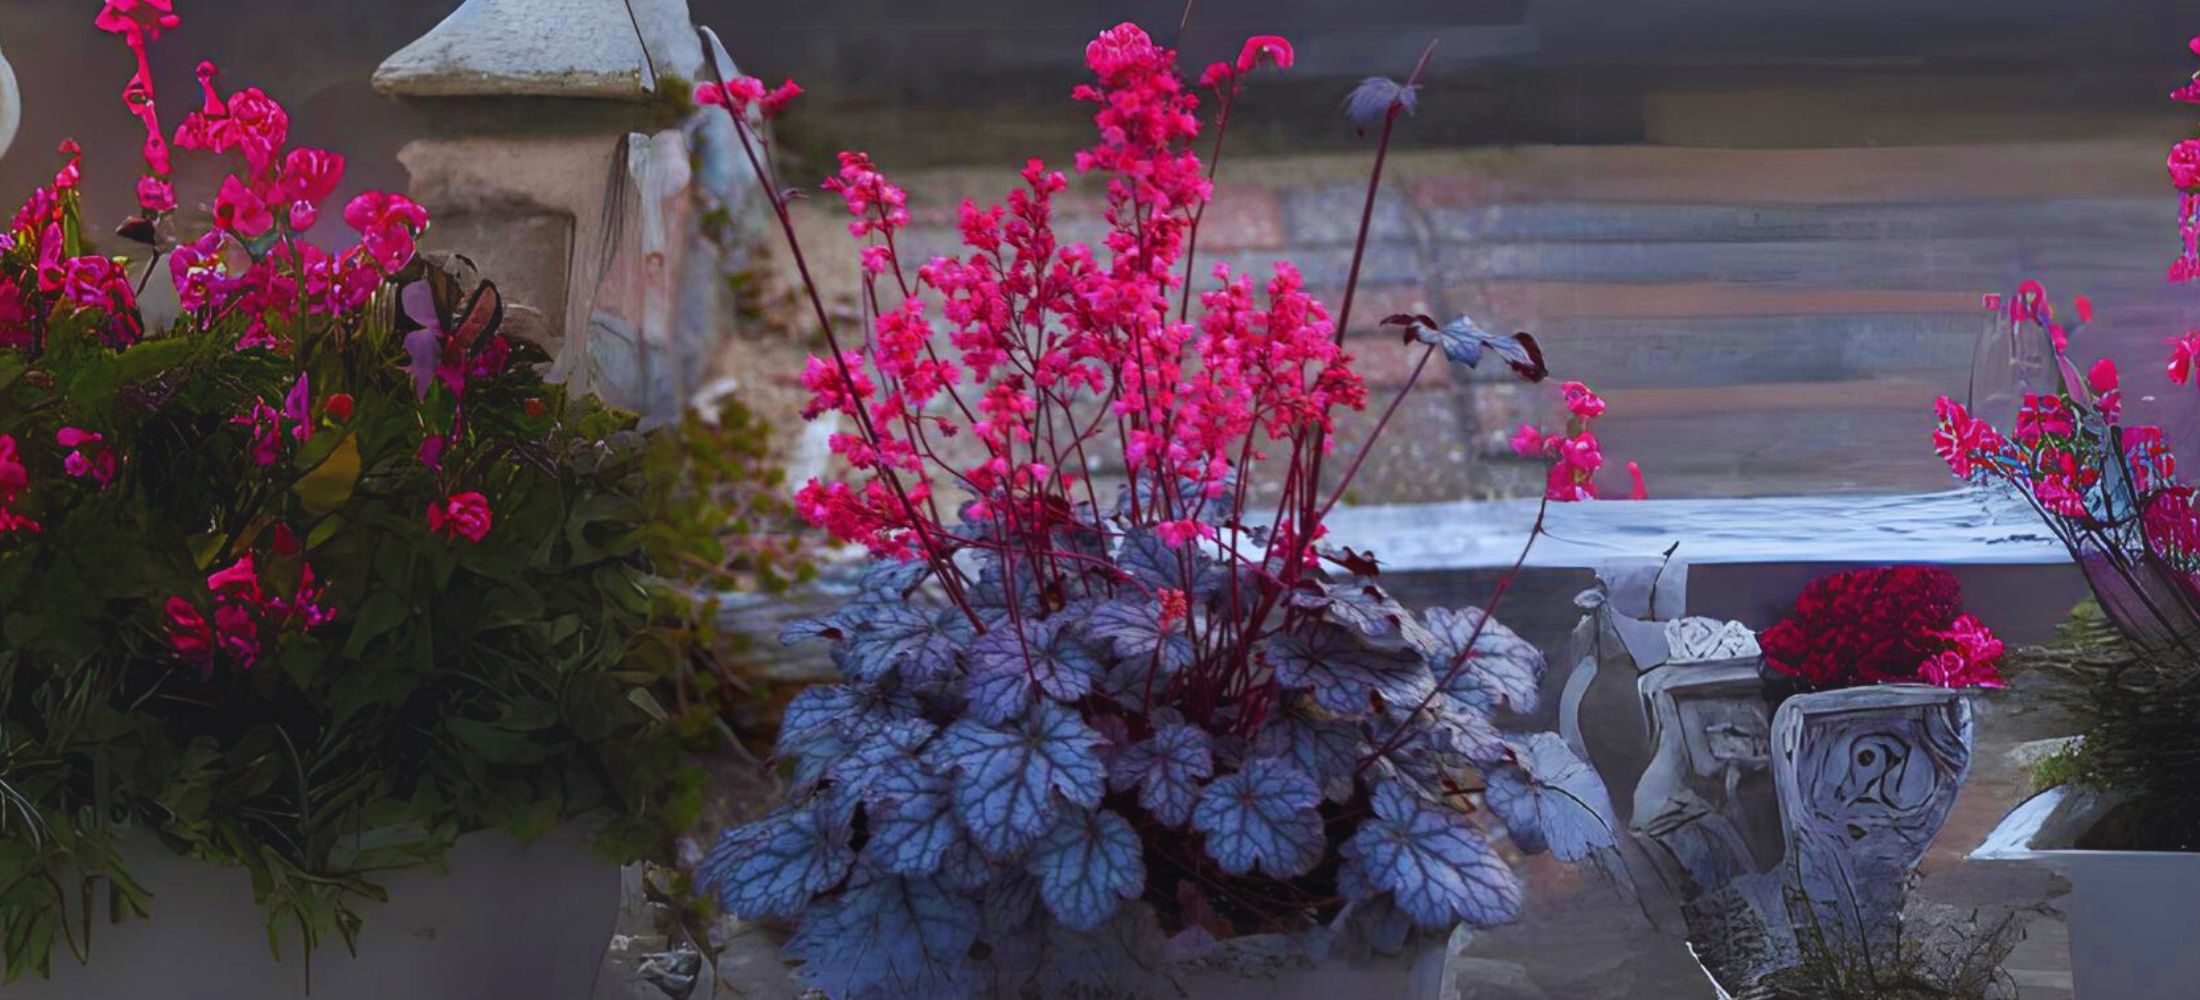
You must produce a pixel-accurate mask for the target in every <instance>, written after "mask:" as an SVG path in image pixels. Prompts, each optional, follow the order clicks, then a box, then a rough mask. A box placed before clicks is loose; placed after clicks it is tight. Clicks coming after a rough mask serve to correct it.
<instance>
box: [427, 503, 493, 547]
mask: <svg viewBox="0 0 2200 1000" xmlns="http://www.w3.org/2000/svg"><path fill="white" fill-rule="evenodd" d="M490 520H491V518H490V513H489V498H488V497H485V496H482V495H481V494H479V493H473V492H467V493H458V494H454V495H452V496H451V497H450V498H449V499H446V500H444V501H443V502H442V503H440V504H429V505H428V530H429V531H430V532H434V533H437V534H441V535H443V536H444V537H445V538H451V539H458V538H463V539H465V540H467V541H469V542H478V541H481V540H482V538H484V537H486V536H487V535H488V534H489V525H490Z"/></svg>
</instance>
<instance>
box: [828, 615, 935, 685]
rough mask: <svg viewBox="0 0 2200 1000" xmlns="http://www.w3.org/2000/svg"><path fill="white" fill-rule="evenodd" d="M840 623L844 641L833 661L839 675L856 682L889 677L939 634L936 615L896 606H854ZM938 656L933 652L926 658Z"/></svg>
mask: <svg viewBox="0 0 2200 1000" xmlns="http://www.w3.org/2000/svg"><path fill="white" fill-rule="evenodd" d="M839 619H840V625H841V629H842V631H843V632H845V633H846V634H847V639H846V640H845V641H844V642H842V643H841V644H840V646H839V648H837V649H835V650H834V654H835V657H834V659H835V662H836V663H837V664H838V665H839V666H840V669H841V672H843V673H845V674H847V675H848V676H849V677H852V678H854V679H856V680H859V681H877V680H879V679H880V678H883V677H885V676H886V675H887V674H889V673H892V672H893V671H894V670H895V669H896V668H897V667H899V666H901V663H902V661H903V660H904V659H905V658H907V657H909V656H911V655H913V654H915V653H917V652H918V651H919V650H923V649H925V648H926V647H927V640H929V639H933V638H935V637H937V636H938V635H939V632H940V623H939V619H938V613H937V612H933V611H928V610H926V609H924V608H920V607H917V606H915V605H911V604H905V603H899V602H890V601H879V602H873V603H866V604H853V605H850V606H848V607H847V608H846V609H844V610H843V611H842V612H841V613H840V615H839ZM937 654H938V650H937V649H934V650H932V652H931V653H929V654H928V655H937ZM950 655H951V654H950ZM934 669H936V665H934V664H927V665H926V669H925V671H924V672H925V673H927V674H929V673H930V672H931V671H932V670H934Z"/></svg>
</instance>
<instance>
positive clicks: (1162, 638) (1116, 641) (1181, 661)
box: [1083, 596, 1193, 677]
mask: <svg viewBox="0 0 2200 1000" xmlns="http://www.w3.org/2000/svg"><path fill="white" fill-rule="evenodd" d="M1083 627H1084V630H1085V634H1086V635H1088V636H1091V637H1092V638H1094V639H1096V640H1100V641H1103V642H1106V643H1107V644H1108V645H1110V646H1112V647H1113V648H1114V649H1115V655H1117V656H1120V657H1123V658H1125V659H1130V660H1136V661H1138V662H1139V663H1140V664H1142V665H1143V664H1148V663H1150V662H1152V660H1153V655H1154V652H1155V651H1156V650H1159V651H1160V652H1161V659H1160V666H1161V676H1163V677H1168V676H1169V675H1171V674H1174V673H1176V672H1177V671H1178V670H1181V669H1183V668H1184V667H1185V666H1186V665H1187V664H1189V663H1191V662H1192V656H1193V650H1192V641H1191V640H1190V639H1188V638H1185V636H1184V633H1183V632H1181V631H1178V630H1177V629H1174V628H1172V629H1169V630H1167V631H1163V630H1162V628H1161V606H1160V605H1159V604H1158V603H1156V602H1154V601H1152V600H1147V599H1144V598H1141V597H1135V596H1134V597H1128V598H1122V599H1118V600H1113V601H1108V602H1106V603H1103V604H1101V605H1099V606H1098V607H1095V608H1093V609H1092V613H1091V614H1089V615H1087V616H1086V617H1085V620H1084V626H1083Z"/></svg>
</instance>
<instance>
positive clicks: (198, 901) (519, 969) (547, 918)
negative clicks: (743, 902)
mask: <svg viewBox="0 0 2200 1000" xmlns="http://www.w3.org/2000/svg"><path fill="white" fill-rule="evenodd" d="M586 839H587V838H586V832H585V830H584V829H583V828H582V827H581V826H579V825H568V826H566V827H563V828H560V829H559V830H556V831H553V832H552V833H550V834H548V835H546V836H544V837H542V838H540V839H538V840H536V841H535V842H534V843H532V844H528V845H524V846H523V845H520V844H518V843H517V842H515V841H513V840H512V839H511V838H510V837H508V836H506V835H504V834H502V833H477V834H472V835H469V836H466V837H463V838H461V839H460V840H459V841H458V844H457V845H456V846H455V847H454V848H453V849H452V851H451V854H450V866H449V872H448V873H447V874H436V873H434V872H430V871H400V872H390V873H387V874H385V875H383V876H381V877H379V878H377V879H376V880H375V881H377V882H378V883H379V884H381V885H382V886H383V887H384V888H386V889H388V890H389V900H390V901H389V902H388V903H381V904H377V903H363V904H360V905H359V910H360V913H361V915H362V917H363V919H364V920H365V927H364V928H363V929H362V930H361V931H360V932H359V950H358V954H357V955H356V956H353V955H351V954H348V953H346V951H345V950H344V945H343V942H342V941H341V940H339V939H337V938H335V937H334V936H333V935H331V936H330V937H329V938H328V939H326V940H324V941H323V942H322V945H321V947H320V948H319V949H318V950H316V951H315V952H314V953H313V955H312V961H311V976H312V989H311V992H310V996H311V997H312V1000H377V998H393V997H404V998H407V1000H477V998H482V997H526V998H529V1000H588V997H589V995H590V994H591V992H592V991H593V988H594V985H595V979H596V970H597V969H598V967H599V966H600V965H601V964H602V962H603V956H604V948H605V944H606V942H607V941H608V940H609V939H610V936H611V930H612V926H613V922H614V921H615V920H616V919H617V916H618V908H619V892H620V877H619V867H618V866H617V865H615V864H612V863H611V862H609V861H605V860H602V859H599V858H597V857H595V856H594V855H592V854H591V853H589V851H588V850H587V846H586ZM123 858H124V862H125V863H126V864H127V865H128V866H129V868H130V871H131V873H132V874H133V875H135V876H136V877H137V878H138V879H139V880H140V881H141V882H142V883H143V884H144V885H145V887H146V888H147V890H149V891H150V892H151V893H152V894H153V899H152V903H151V909H152V917H151V918H150V919H145V920H131V921H126V922H123V923H120V924H111V923H108V922H107V920H106V915H105V914H104V913H95V914H94V915H93V918H92V938H91V956H90V961H89V962H88V963H86V964H78V963H77V961H76V959H75V958H74V957H73V956H72V955H70V954H69V953H68V952H67V950H66V949H65V948H60V947H57V949H56V954H55V955H54V960H53V966H54V968H53V978H51V979H48V980H39V979H37V978H35V977H32V978H28V979H23V980H19V981H17V982H14V983H10V984H8V985H7V986H6V987H5V988H4V989H0V993H4V994H5V995H6V996H7V997H8V1000H81V998H85V997H117V998H121V997H154V996H158V997H172V998H175V1000H202V998H203V1000H217V998H218V1000H275V998H292V997H305V996H308V995H309V994H308V990H307V974H308V964H307V962H306V961H304V960H303V959H302V958H301V956H300V955H299V954H298V953H297V938H296V935H295V934H292V935H288V936H286V937H285V939H284V954H283V956H282V958H281V960H277V959H276V958H275V957H274V956H273V955H272V954H271V953H270V952H269V950H268V932H267V916H266V914H265V912H264V911H263V910H262V909H261V908H260V907H259V906H258V905H257V904H255V903H254V902H253V901H252V886H251V880H250V878H249V877H248V875H247V874H246V873H245V872H244V871H243V870H242V869H233V868H232V869H225V868H216V867H214V866H212V865H208V864H204V863H201V862H196V861H191V860H189V859H186V858H182V857H179V856H177V855H176V854H174V853H173V852H171V851H169V850H167V849H166V848H164V847H163V846H161V845H160V844H159V843H157V842H154V841H153V840H152V838H151V837H150V836H145V837H142V838H140V839H138V840H136V841H134V842H126V843H125V844H124V845H123ZM72 915H73V914H72Z"/></svg>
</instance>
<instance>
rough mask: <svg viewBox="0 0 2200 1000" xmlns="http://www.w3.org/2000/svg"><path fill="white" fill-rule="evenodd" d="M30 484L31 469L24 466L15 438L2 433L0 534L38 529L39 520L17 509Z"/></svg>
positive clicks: (0, 454) (0, 455)
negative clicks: (32, 518) (17, 450)
mask: <svg viewBox="0 0 2200 1000" xmlns="http://www.w3.org/2000/svg"><path fill="white" fill-rule="evenodd" d="M30 485H31V477H30V470H28V469H25V468H24V467H23V459H22V457H21V456H20V455H18V454H17V452H16V447H15V438H14V437H12V436H10V435H7V434H0V534H8V533H12V532H29V531H37V530H38V522H36V521H33V520H31V519H30V518H28V517H25V516H23V514H22V513H20V512H19V511H18V510H16V509H15V508H16V504H18V503H20V502H22V498H23V494H24V493H25V492H27V491H28V490H29V489H30Z"/></svg>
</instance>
